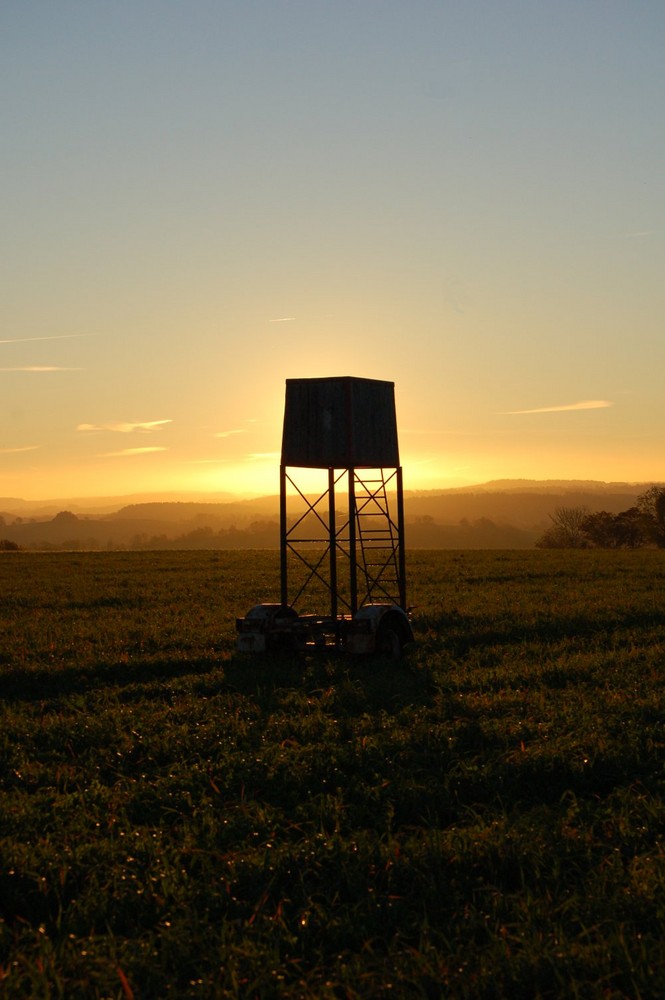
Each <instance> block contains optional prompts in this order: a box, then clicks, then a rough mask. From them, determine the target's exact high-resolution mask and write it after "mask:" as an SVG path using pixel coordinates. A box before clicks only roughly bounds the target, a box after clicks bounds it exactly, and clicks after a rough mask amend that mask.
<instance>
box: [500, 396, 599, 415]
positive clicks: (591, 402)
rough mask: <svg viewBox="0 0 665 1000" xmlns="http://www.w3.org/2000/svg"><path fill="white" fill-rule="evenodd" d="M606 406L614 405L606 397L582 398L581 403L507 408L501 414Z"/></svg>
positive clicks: (561, 411) (596, 408) (589, 408)
mask: <svg viewBox="0 0 665 1000" xmlns="http://www.w3.org/2000/svg"><path fill="white" fill-rule="evenodd" d="M606 406H614V403H611V402H610V401H609V400H608V399H583V400H582V402H581V403H569V404H568V405H567V406H541V407H539V408H538V409H537V410H508V411H506V412H505V413H504V414H503V415H504V416H507V417H516V416H520V415H521V414H523V413H563V412H564V411H566V410H602V409H603V408H604V407H606Z"/></svg>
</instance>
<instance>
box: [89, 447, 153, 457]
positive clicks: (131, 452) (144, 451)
mask: <svg viewBox="0 0 665 1000" xmlns="http://www.w3.org/2000/svg"><path fill="white" fill-rule="evenodd" d="M155 451H168V448H123V449H122V451H106V452H104V453H103V454H102V455H98V456H97V458H128V457H134V456H135V455H149V454H151V453H152V452H155Z"/></svg>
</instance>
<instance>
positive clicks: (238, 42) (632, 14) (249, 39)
mask: <svg viewBox="0 0 665 1000" xmlns="http://www.w3.org/2000/svg"><path fill="white" fill-rule="evenodd" d="M664 41H665V5H663V4H662V3H660V2H658V0H645V2H641V3H639V4H628V3H625V2H618V0H588V2H586V3H584V4H580V3H579V2H578V0H561V2H559V3H556V4H553V3H551V2H548V0H533V2H531V3H524V2H522V0H505V2H502V3H496V2H495V0H469V2H467V3H464V4H460V3H453V2H452V0H423V2H419V3H416V4H413V3H406V2H404V0H383V2H382V3H380V4H378V3H373V2H370V0H338V2H336V3H334V4H332V3H329V2H324V0H306V2H305V0H244V2H243V3H235V2H231V0H216V2H212V0H192V2H191V3H188V4H175V3H167V2H164V0H139V2H136V3H128V2H122V0H121V2H118V3H114V4H103V5H100V4H90V3H86V2H84V0H59V2H58V3H57V4H43V3H38V2H36V0H22V2H21V3H15V4H5V5H3V7H2V10H1V11H0V81H1V83H2V92H3V101H2V103H1V106H0V123H1V125H2V134H3V191H4V195H5V207H4V211H3V248H2V255H3V276H4V281H3V293H2V296H1V297H0V496H8V497H22V498H25V499H28V500H40V499H44V498H49V497H54V496H68V497H72V496H78V497H94V496H117V495H120V494H129V493H138V492H152V493H155V492H160V491H161V492H162V493H165V492H167V491H174V490H178V491H201V490H207V491H211V492H214V493H222V492H235V493H241V494H268V493H275V492H276V491H277V489H278V478H277V464H278V461H279V447H280V438H281V421H282V408H283V400H284V380H285V379H286V378H296V377H316V376H324V375H356V376H365V377H375V378H381V379H389V380H391V381H394V382H395V383H396V398H397V416H398V427H399V436H400V447H401V454H402V461H403V464H404V467H405V484H406V486H407V487H408V488H411V489H427V488H430V487H454V486H458V485H464V484H470V483H479V482H485V481H487V480H491V479H507V478H526V479H552V478H556V479H586V480H588V479H594V480H605V481H626V482H642V483H644V482H650V481H662V479H663V466H662V454H663V451H664V446H665V395H664V394H663V392H662V370H663V362H664V361H665V340H664V338H663V335H662V317H663V306H664V304H665V303H664V297H665V291H664V286H663V280H662V275H663V273H664V271H665V268H664V264H665V260H664V253H663V222H664V219H663V215H664V200H663V183H662V173H663V168H662V165H663V161H664V158H665V155H664V154H665V131H664V130H663V128H662V107H663V99H664V98H665V64H664V62H663V58H662V52H663V43H664Z"/></svg>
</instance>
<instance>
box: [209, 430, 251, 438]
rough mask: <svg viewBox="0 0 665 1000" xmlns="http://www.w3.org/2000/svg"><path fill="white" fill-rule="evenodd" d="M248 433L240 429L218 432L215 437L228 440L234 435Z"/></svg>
mask: <svg viewBox="0 0 665 1000" xmlns="http://www.w3.org/2000/svg"><path fill="white" fill-rule="evenodd" d="M246 433H247V431H246V430H245V429H244V428H243V429H239V430H235V431H216V432H215V433H214V434H213V437H215V438H228V437H231V436H232V435H233V434H246Z"/></svg>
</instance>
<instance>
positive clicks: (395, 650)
mask: <svg viewBox="0 0 665 1000" xmlns="http://www.w3.org/2000/svg"><path fill="white" fill-rule="evenodd" d="M376 652H377V653H378V655H379V656H383V657H385V658H386V659H387V660H401V659H402V640H401V638H400V635H399V633H398V632H397V630H396V629H394V628H393V627H392V626H391V625H387V624H381V625H379V627H378V629H377V630H376Z"/></svg>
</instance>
